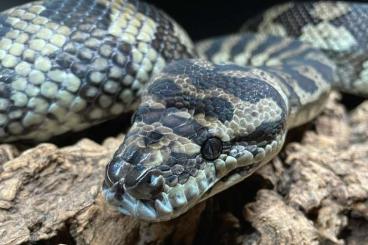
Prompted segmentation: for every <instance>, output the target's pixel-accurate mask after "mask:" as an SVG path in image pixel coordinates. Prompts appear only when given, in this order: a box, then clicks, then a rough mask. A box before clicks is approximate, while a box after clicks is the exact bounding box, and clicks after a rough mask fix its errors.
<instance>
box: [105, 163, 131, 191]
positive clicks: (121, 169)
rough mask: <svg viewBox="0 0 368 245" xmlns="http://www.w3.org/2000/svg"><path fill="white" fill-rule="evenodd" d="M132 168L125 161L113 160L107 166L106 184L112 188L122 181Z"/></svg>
mask: <svg viewBox="0 0 368 245" xmlns="http://www.w3.org/2000/svg"><path fill="white" fill-rule="evenodd" d="M130 168H131V165H130V164H129V163H128V162H126V161H124V160H121V159H115V160H112V161H111V162H109V164H107V165H106V171H105V184H106V185H107V186H108V187H112V186H113V185H114V184H115V183H117V182H119V181H122V180H123V179H124V178H125V176H126V173H127V172H128V171H129V169H130Z"/></svg>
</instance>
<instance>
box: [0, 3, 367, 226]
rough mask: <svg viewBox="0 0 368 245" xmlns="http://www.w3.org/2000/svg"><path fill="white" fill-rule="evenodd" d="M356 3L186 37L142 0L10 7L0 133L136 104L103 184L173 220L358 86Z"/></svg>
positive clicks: (17, 135)
mask: <svg viewBox="0 0 368 245" xmlns="http://www.w3.org/2000/svg"><path fill="white" fill-rule="evenodd" d="M367 6H368V5H365V4H358V3H344V2H315V3H287V4H282V5H277V6H274V7H272V8H271V9H269V10H267V11H265V12H264V13H262V14H261V15H259V16H258V17H255V18H254V19H251V20H249V21H248V22H246V24H245V25H244V26H243V28H242V31H240V32H239V33H237V34H232V35H229V36H223V37H217V38H214V39H209V40H205V41H202V42H200V43H198V44H196V45H194V44H193V43H192V41H191V40H190V38H189V37H188V35H187V34H186V32H185V31H184V30H183V29H182V28H181V27H180V26H179V25H178V24H177V23H176V22H175V21H174V20H173V19H172V18H170V17H169V16H168V15H166V14H165V13H164V12H162V11H160V10H158V9H156V8H155V7H154V6H151V5H149V4H146V3H143V2H139V1H134V0H48V1H35V2H31V3H29V4H25V5H21V6H17V7H15V8H11V9H9V10H6V11H4V12H2V13H1V15H0V142H10V141H17V140H27V139H28V140H29V139H31V140H37V141H44V140H47V139H49V138H50V137H52V136H55V135H59V134H62V133H65V132H71V131H78V130H82V129H84V128H87V127H89V126H91V125H95V124H97V123H100V122H103V121H106V120H109V119H111V118H114V117H116V116H117V115H120V114H122V113H123V112H126V111H135V113H134V116H133V118H132V126H131V128H130V130H129V131H128V133H127V134H126V136H125V138H124V141H123V143H122V144H121V146H120V147H119V149H118V150H117V151H116V153H115V154H114V156H113V158H112V159H111V161H110V162H109V163H108V164H107V166H106V172H105V181H104V183H103V187H102V192H103V194H104V196H105V199H106V200H107V202H108V203H110V204H111V205H112V206H114V207H115V208H116V209H118V210H119V211H120V212H121V213H123V214H126V215H132V216H134V217H137V218H139V219H144V220H150V221H163V220H169V219H172V218H175V217H177V216H179V215H181V214H183V213H184V212H186V211H187V210H188V209H190V208H191V207H193V206H194V205H196V204H197V203H199V202H200V201H203V200H205V199H206V198H208V197H210V196H212V195H214V194H216V193H219V192H221V191H223V190H225V189H227V188H228V187H230V186H232V185H234V184H235V183H238V182H239V181H241V180H243V179H244V178H246V177H247V176H249V175H251V174H252V173H253V172H255V171H256V170H257V169H258V168H260V167H261V166H262V165H264V164H265V163H267V162H268V161H270V160H271V159H272V158H273V157H274V156H275V155H277V153H278V152H279V151H280V149H281V148H282V146H283V143H284V139H285V134H286V132H287V130H288V129H290V128H292V127H295V126H298V125H301V124H303V123H306V122H308V121H310V120H312V119H313V118H314V117H316V116H317V115H318V114H319V113H320V112H321V111H322V110H323V105H324V103H325V101H326V99H327V97H328V94H329V93H330V91H331V89H339V90H342V91H346V92H349V93H354V94H358V95H363V96H364V95H367V94H368V52H367V45H368V44H367V40H368V32H367V31H366V30H367V25H366V23H368V7H367ZM249 31H252V32H249ZM253 32H257V34H255V33H253Z"/></svg>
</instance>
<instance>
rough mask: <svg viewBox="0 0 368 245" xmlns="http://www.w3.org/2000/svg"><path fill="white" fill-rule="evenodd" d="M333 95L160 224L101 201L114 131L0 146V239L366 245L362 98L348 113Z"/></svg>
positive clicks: (367, 123) (366, 147)
mask: <svg viewBox="0 0 368 245" xmlns="http://www.w3.org/2000/svg"><path fill="white" fill-rule="evenodd" d="M335 99H336V94H335V95H333V96H332V98H331V100H330V102H329V104H328V106H327V108H326V109H325V111H324V113H323V114H322V115H321V116H319V117H318V118H317V119H316V120H315V121H314V122H313V123H311V124H310V125H312V126H313V127H309V129H308V130H304V131H303V132H302V134H301V135H302V140H301V141H299V142H289V143H288V145H287V146H286V147H285V149H284V150H283V151H282V152H281V153H280V155H279V157H278V158H276V159H275V160H274V161H273V162H272V163H270V164H268V165H267V166H265V167H264V168H263V169H261V170H260V171H258V172H257V173H256V174H255V175H253V176H251V177H250V178H248V179H247V180H245V181H243V182H242V183H240V184H238V185H237V186H235V187H233V188H231V189H229V190H227V191H224V192H223V193H221V194H219V195H217V196H215V197H213V198H212V199H210V200H209V201H207V202H206V203H202V204H200V205H198V206H196V207H195V208H193V209H192V210H191V211H190V212H188V213H187V214H185V215H184V216H182V217H179V218H178V219H175V220H173V221H170V222H163V223H154V224H152V223H148V222H140V221H137V220H134V219H132V218H130V217H126V216H123V215H120V214H118V213H116V212H115V211H113V210H112V209H111V208H110V207H108V206H106V205H105V203H104V202H103V198H102V196H101V193H100V188H101V183H102V179H103V173H104V167H105V164H106V163H107V161H108V159H109V158H110V157H111V155H112V153H113V151H114V149H116V147H117V146H118V144H119V143H120V142H121V137H117V138H109V139H107V140H105V142H104V143H103V144H102V145H99V144H97V143H94V142H92V141H91V140H88V139H83V140H81V141H79V142H78V143H77V144H75V145H72V146H68V147H63V148H58V147H56V146H55V145H53V144H40V145H38V146H36V147H35V148H31V149H29V150H26V151H24V152H20V151H19V150H17V149H16V148H15V146H12V145H9V144H4V145H0V244H21V243H34V242H40V241H43V242H46V243H49V244H55V243H66V244H191V243H193V242H195V243H200V242H203V241H207V242H212V243H215V244H319V243H322V244H367V243H368V232H367V231H368V221H367V220H368V102H365V103H363V104H361V105H360V106H358V107H357V108H356V109H355V110H354V111H353V112H351V113H347V112H346V111H345V110H344V107H343V106H342V105H341V104H338V103H336V102H335ZM299 133H300V132H298V130H294V131H292V132H290V135H292V134H299ZM290 138H291V137H290Z"/></svg>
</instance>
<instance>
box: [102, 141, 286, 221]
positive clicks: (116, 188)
mask: <svg viewBox="0 0 368 245" xmlns="http://www.w3.org/2000/svg"><path fill="white" fill-rule="evenodd" d="M283 142H284V135H279V136H277V137H276V138H275V139H274V140H272V141H270V142H268V143H267V144H262V145H260V146H257V145H244V143H243V144H240V143H239V144H235V145H233V146H232V147H231V149H230V150H229V151H228V153H227V154H221V155H220V156H219V158H218V159H216V160H214V161H208V162H207V163H206V164H205V165H204V168H203V169H199V170H198V174H197V175H196V176H195V177H194V176H190V177H189V178H188V180H187V181H186V182H185V183H183V184H180V183H177V184H176V185H174V186H172V185H171V186H169V185H168V184H167V183H165V178H164V177H163V176H162V175H160V173H159V172H157V170H156V169H150V170H147V171H146V172H145V173H144V174H142V175H141V177H140V179H141V181H138V183H139V184H140V185H142V186H141V188H138V190H140V189H142V190H144V191H143V192H142V193H151V195H149V196H142V195H141V194H142V193H137V192H132V191H131V190H130V189H129V188H128V187H127V186H126V183H125V184H124V186H122V183H123V182H124V180H123V179H121V180H119V181H117V180H115V183H112V182H111V183H106V182H105V184H104V187H103V194H104V196H105V199H106V200H107V201H108V202H109V203H110V204H112V205H113V206H115V207H116V208H117V209H118V211H119V212H121V213H123V214H125V215H129V216H133V217H135V218H138V219H142V220H147V221H153V222H160V221H166V220H170V219H173V218H176V217H178V216H180V215H182V214H184V213H185V212H186V211H187V210H188V209H190V208H191V207H193V206H195V205H196V204H198V203H200V202H202V201H204V200H206V199H207V198H209V197H211V196H213V195H215V194H217V193H219V192H221V191H223V190H225V189H227V188H229V187H231V186H233V185H234V184H236V183H238V182H240V181H242V180H243V179H245V178H246V177H248V176H249V175H251V174H252V173H253V172H255V171H256V170H257V169H258V168H260V167H261V166H263V165H264V164H265V163H267V162H269V161H270V160H271V159H272V158H273V157H274V156H275V155H276V154H277V153H278V152H279V151H280V149H281V147H282V145H283ZM126 165H127V164H125V168H129V167H126ZM123 168H124V166H123ZM125 182H126V181H125ZM136 189H137V188H133V190H136ZM147 190H159V191H157V192H154V191H151V192H149V191H147ZM152 193H154V194H152Z"/></svg>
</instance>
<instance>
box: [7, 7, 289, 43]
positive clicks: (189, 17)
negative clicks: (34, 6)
mask: <svg viewBox="0 0 368 245" xmlns="http://www.w3.org/2000/svg"><path fill="white" fill-rule="evenodd" d="M0 1H1V6H0V9H1V10H4V9H7V8H10V7H12V6H16V5H19V4H23V3H27V2H30V0H12V1H10V0H0ZM146 2H150V3H151V4H153V5H155V6H157V7H159V8H161V9H163V10H164V11H165V12H166V13H168V14H169V15H170V16H171V17H173V18H174V19H175V20H176V21H177V22H179V23H180V24H181V25H182V26H183V27H184V28H185V30H187V32H188V33H189V34H190V36H191V37H192V39H193V40H199V39H202V38H206V37H210V36H216V35H220V34H226V33H230V32H236V31H237V30H239V27H240V26H241V24H242V23H243V22H244V21H245V20H246V19H248V18H249V17H251V16H253V15H255V14H256V13H259V12H261V11H262V10H263V9H265V8H266V7H269V6H272V5H274V4H277V3H281V2H283V1H267V0H252V1H249V0H226V1H217V0H198V1H185V0H147V1H146Z"/></svg>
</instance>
